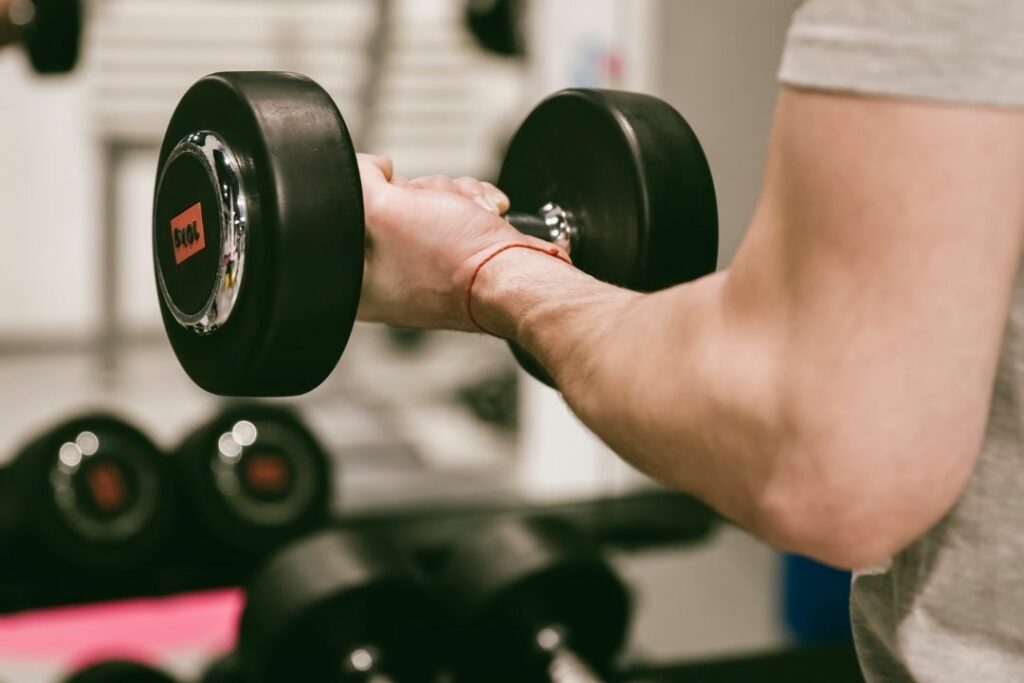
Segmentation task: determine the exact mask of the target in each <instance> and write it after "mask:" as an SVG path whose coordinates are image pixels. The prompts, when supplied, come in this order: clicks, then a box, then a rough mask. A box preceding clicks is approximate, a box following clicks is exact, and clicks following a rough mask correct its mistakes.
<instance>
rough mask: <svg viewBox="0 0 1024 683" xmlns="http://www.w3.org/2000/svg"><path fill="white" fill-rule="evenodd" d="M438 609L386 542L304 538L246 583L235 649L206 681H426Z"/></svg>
mask: <svg viewBox="0 0 1024 683" xmlns="http://www.w3.org/2000/svg"><path fill="white" fill-rule="evenodd" d="M441 614H442V612H441V610H440V609H439V608H438V607H437V606H436V605H435V604H434V603H433V601H432V599H431V598H430V595H429V593H428V592H427V589H426V588H425V586H424V584H423V582H422V580H421V579H420V578H419V576H418V574H417V573H416V569H415V568H414V567H413V566H412V565H411V564H410V562H409V560H408V558H407V557H406V556H405V555H404V554H403V553H402V552H400V551H399V550H398V549H397V547H396V546H394V545H392V544H391V543H390V542H389V541H388V540H387V539H385V538H383V537H379V536H371V535H369V534H359V533H355V532H343V531H324V532H320V533H318V534H313V535H311V536H307V537H305V538H303V539H300V540H298V541H296V542H294V543H293V544H291V545H289V546H287V547H286V548H284V549H283V550H281V551H279V552H278V553H277V554H275V555H273V556H272V557H271V558H270V560H269V561H268V562H267V563H266V565H265V566H264V567H263V568H262V569H261V570H260V571H258V572H257V573H256V575H255V576H253V578H252V579H251V581H250V582H249V583H248V585H247V587H246V604H245V609H244V610H243V612H242V617H241V620H240V622H239V632H238V646H237V650H236V652H235V654H234V656H233V658H232V657H229V658H227V659H225V660H223V661H222V662H221V663H219V665H218V667H216V668H215V670H214V672H212V673H213V674H215V675H216V676H217V677H216V678H212V679H211V680H210V683H213V681H220V682H222V683H223V682H226V681H232V682H236V681H242V680H244V681H247V682H248V683H279V682H280V681H311V682H312V681H316V682H317V683H357V682H359V683H427V682H429V681H433V680H435V677H436V675H437V673H438V671H439V670H440V668H441V666H442V664H443V660H444V656H443V653H442V646H443V643H444V642H445V640H444V636H443V631H444V621H443V619H442V617H441V616H439V615H441Z"/></svg>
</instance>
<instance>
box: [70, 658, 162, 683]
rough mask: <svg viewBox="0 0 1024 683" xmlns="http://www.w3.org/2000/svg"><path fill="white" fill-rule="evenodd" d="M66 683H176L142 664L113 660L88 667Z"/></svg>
mask: <svg viewBox="0 0 1024 683" xmlns="http://www.w3.org/2000/svg"><path fill="white" fill-rule="evenodd" d="M64 683H176V682H175V680H174V679H173V678H171V676H170V675H168V674H166V673H164V672H163V671H160V670H159V669H155V668H153V667H151V666H149V665H147V664H143V663H142V662H135V661H131V660H122V659H111V660H107V661H103V662H98V663H96V664H92V665H90V666H87V667H85V668H83V669H81V670H79V671H77V672H76V673H74V674H72V675H71V676H69V677H68V678H67V679H65V680H64Z"/></svg>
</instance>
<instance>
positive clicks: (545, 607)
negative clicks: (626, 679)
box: [438, 519, 631, 683]
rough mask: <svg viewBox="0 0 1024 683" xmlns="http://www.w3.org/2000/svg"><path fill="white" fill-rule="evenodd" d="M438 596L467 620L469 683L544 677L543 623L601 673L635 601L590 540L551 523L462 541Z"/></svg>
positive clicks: (490, 530)
mask: <svg viewBox="0 0 1024 683" xmlns="http://www.w3.org/2000/svg"><path fill="white" fill-rule="evenodd" d="M438 578H439V581H438V586H439V589H440V591H441V597H442V599H443V600H445V602H446V603H447V604H449V605H450V606H451V607H452V608H453V609H454V610H455V612H456V613H457V614H458V615H459V616H460V618H461V622H462V623H463V624H464V625H465V628H464V630H463V634H462V637H463V638H464V642H463V643H462V644H461V646H460V647H459V653H460V655H461V662H460V664H461V665H462V666H463V667H465V668H466V671H465V672H464V673H465V674H466V678H467V680H489V681H495V682H504V681H508V682H509V683H512V682H513V681H526V680H547V679H546V678H545V677H544V676H543V670H544V669H545V668H546V666H547V664H548V662H547V661H546V660H545V658H544V657H543V656H541V652H540V650H539V649H538V645H537V642H536V636H537V634H538V629H543V628H545V627H549V626H550V627H558V628H561V629H564V636H565V639H566V643H567V645H568V646H569V647H570V648H572V650H573V651H574V652H576V653H577V654H579V655H582V656H583V657H584V659H585V661H586V662H587V664H588V665H590V666H593V667H596V668H597V669H598V670H599V671H605V670H606V669H607V668H608V667H609V665H610V664H611V661H612V659H613V658H614V656H615V655H616V654H617V653H618V652H619V651H620V650H621V649H622V646H623V644H624V643H625V639H626V633H627V627H628V624H629V616H630V609H631V608H630V599H629V594H628V593H627V591H626V588H625V586H624V585H623V583H622V581H621V580H620V579H619V578H618V577H617V576H616V575H615V574H614V573H613V572H612V571H611V569H610V568H609V566H608V565H607V563H606V561H605V560H604V559H603V558H602V557H601V556H600V555H599V554H598V551H597V550H596V549H595V548H594V547H593V545H592V544H591V543H590V542H589V540H588V539H586V538H585V537H583V536H582V535H581V534H580V532H579V531H578V530H576V529H575V528H573V527H571V526H569V525H568V524H565V523H564V522H561V521H558V520H554V519H534V520H528V521H524V520H507V521H504V522H499V523H495V524H491V525H488V526H485V527H482V528H480V529H478V530H477V531H476V532H475V533H474V532H470V534H469V535H467V536H466V537H465V538H464V539H461V540H460V541H458V542H457V543H456V544H455V546H454V547H453V549H452V550H451V554H450V556H449V557H447V558H445V560H444V561H443V562H442V563H441V567H440V570H439V573H438Z"/></svg>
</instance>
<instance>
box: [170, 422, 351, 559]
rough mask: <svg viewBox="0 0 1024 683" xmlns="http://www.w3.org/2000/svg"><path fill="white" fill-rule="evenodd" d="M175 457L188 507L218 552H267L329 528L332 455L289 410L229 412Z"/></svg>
mask: <svg viewBox="0 0 1024 683" xmlns="http://www.w3.org/2000/svg"><path fill="white" fill-rule="evenodd" d="M176 455H177V458H176V463H177V465H178V467H179V468H180V469H181V471H182V475H183V481H184V483H185V486H186V491H187V495H188V497H189V509H190V510H191V511H192V513H193V514H194V515H195V516H196V518H197V519H198V521H199V523H200V525H201V526H202V527H203V528H204V529H205V531H206V532H208V533H209V534H211V535H212V538H213V539H214V540H215V541H216V545H217V546H218V547H224V548H232V549H233V550H235V551H240V552H244V553H249V554H262V553H264V552H266V551H268V550H270V549H272V548H274V547H276V546H278V545H280V544H282V543H284V542H286V541H288V540H290V539H292V538H294V537H296V536H298V535H301V534H303V533H305V532H308V531H310V530H312V529H315V528H317V527H319V526H321V525H323V524H325V523H326V522H327V519H328V515H329V513H330V500H331V487H332V486H333V481H332V474H331V463H330V460H329V457H328V455H327V453H326V451H325V450H324V448H323V446H322V445H321V444H320V443H319V441H318V440H317V439H316V437H315V436H314V434H313V433H312V432H311V431H310V430H309V429H308V428H307V427H306V425H305V424H304V423H303V422H302V420H301V419H300V418H299V416H298V415H297V414H296V413H295V412H294V411H293V410H291V409H290V408H288V407H286V406H278V405H272V404H260V403H243V404H237V405H233V406H229V407H228V408H225V409H224V410H222V411H221V412H220V413H219V414H218V415H217V416H216V417H215V418H214V419H212V420H211V421H210V422H209V423H207V424H206V425H204V426H202V427H201V428H199V429H198V430H196V431H195V432H194V433H193V434H191V435H190V436H189V437H188V438H187V439H186V440H185V442H184V443H183V444H182V445H181V446H180V447H179V448H178V450H177V453H176Z"/></svg>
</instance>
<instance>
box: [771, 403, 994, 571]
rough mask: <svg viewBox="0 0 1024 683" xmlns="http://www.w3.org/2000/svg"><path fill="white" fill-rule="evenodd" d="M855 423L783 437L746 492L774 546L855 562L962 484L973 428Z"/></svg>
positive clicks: (924, 526) (894, 543)
mask: <svg viewBox="0 0 1024 683" xmlns="http://www.w3.org/2000/svg"><path fill="white" fill-rule="evenodd" d="M865 424H871V423H864V422H859V421H858V423H857V426H856V428H851V429H839V430H835V429H833V430H829V431H828V432H825V434H827V435H828V438H807V437H806V436H803V437H802V438H799V439H790V440H786V443H788V444H789V445H788V446H786V447H785V451H784V452H781V453H777V454H775V456H774V461H775V466H774V467H773V468H772V470H773V471H772V474H771V476H769V477H768V478H767V479H766V480H765V481H764V482H763V483H762V485H761V488H760V490H759V491H757V492H756V493H755V495H754V496H753V497H752V499H753V500H754V501H755V504H754V510H753V511H752V512H753V514H754V516H755V520H754V522H753V524H752V525H751V526H752V528H753V530H754V531H755V533H757V534H758V535H759V536H761V537H762V538H763V539H764V540H766V541H768V542H769V543H771V544H772V545H774V546H776V547H778V548H780V549H783V550H786V551H789V552H794V553H797V554H800V555H805V556H808V557H811V558H814V559H816V560H818V561H820V562H823V563H825V564H828V565H832V566H835V567H839V568H843V569H863V568H868V567H873V566H877V565H879V564H882V563H884V562H885V561H887V560H888V559H889V558H891V557H892V556H893V555H895V554H897V553H898V552H899V551H900V550H902V549H903V548H905V547H906V546H907V545H909V544H910V543H912V542H913V541H914V540H916V539H917V538H919V537H920V536H921V535H922V534H924V533H925V532H926V531H928V529H930V528H931V527H932V526H933V525H934V524H935V523H937V522H938V521H939V520H940V519H941V518H942V517H943V516H944V515H945V514H946V512H948V510H949V509H950V508H951V507H952V506H953V504H954V503H955V502H956V500H957V498H958V497H959V495H960V493H961V492H962V490H963V488H964V486H965V485H966V482H967V479H968V477H969V475H970V472H971V470H972V468H973V465H974V462H975V460H976V458H977V453H978V451H979V450H980V440H981V439H980V431H981V430H980V429H979V430H977V431H978V434H976V435H974V434H970V435H967V434H945V435H941V436H940V438H935V437H934V435H933V436H931V437H928V438H924V437H920V438H919V436H920V435H916V434H903V435H900V434H896V433H894V432H892V431H884V430H872V429H870V428H866V427H864V425H865ZM814 433H817V434H822V433H823V432H822V431H821V430H816V431H815V432H814Z"/></svg>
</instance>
